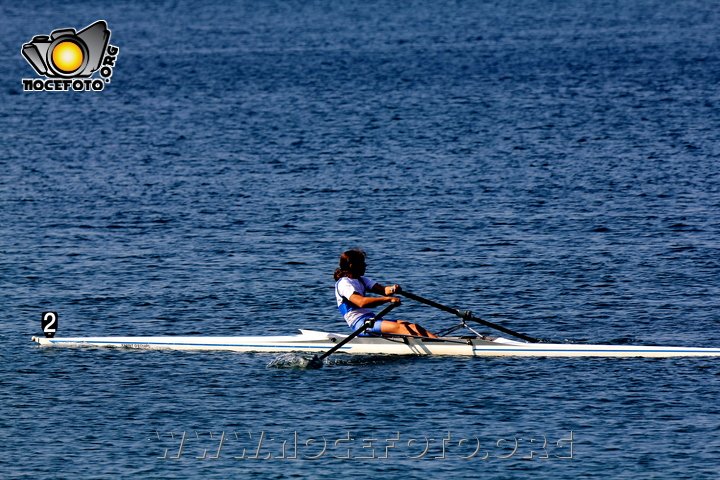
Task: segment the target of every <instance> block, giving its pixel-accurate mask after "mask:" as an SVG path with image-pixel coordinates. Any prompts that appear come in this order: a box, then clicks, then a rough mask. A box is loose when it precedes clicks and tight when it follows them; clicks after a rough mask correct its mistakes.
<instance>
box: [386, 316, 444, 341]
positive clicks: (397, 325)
mask: <svg viewBox="0 0 720 480" xmlns="http://www.w3.org/2000/svg"><path fill="white" fill-rule="evenodd" d="M380 331H381V332H382V333H395V334H398V335H415V336H420V337H431V338H437V336H436V335H435V334H433V333H430V332H428V331H427V330H425V329H424V328H423V327H421V326H420V325H416V324H414V323H410V322H406V321H404V320H399V321H397V322H382V324H380Z"/></svg>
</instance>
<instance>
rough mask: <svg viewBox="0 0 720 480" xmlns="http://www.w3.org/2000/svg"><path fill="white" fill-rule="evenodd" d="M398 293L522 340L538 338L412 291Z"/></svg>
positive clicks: (533, 341) (531, 341)
mask: <svg viewBox="0 0 720 480" xmlns="http://www.w3.org/2000/svg"><path fill="white" fill-rule="evenodd" d="M398 293H399V294H400V295H403V296H405V297H407V298H409V299H411V300H415V301H418V302H420V303H424V304H425V305H430V306H431V307H435V308H437V309H439V310H442V311H444V312H448V313H452V314H453V315H457V316H458V317H460V318H462V319H464V320H472V321H473V322H476V323H479V324H481V325H485V326H486V327H490V328H494V329H495V330H499V331H501V332H503V333H507V334H508V335H512V336H514V337H517V338H520V339H522V340H525V341H526V342H530V343H538V342H539V341H540V340H538V339H537V338H533V337H530V336H528V335H524V334H522V333H519V332H514V331H512V330H510V329H509V328H505V327H503V326H502V325H497V324H495V323H492V322H488V321H487V320H483V319H481V318H477V317H474V316H473V315H471V314H470V312H468V311H465V310H458V309H456V308H451V307H448V306H446V305H441V304H439V303H437V302H433V301H432V300H428V299H427V298H423V297H419V296H417V295H415V294H413V293H410V292H406V291H404V290H401V291H399V292H398Z"/></svg>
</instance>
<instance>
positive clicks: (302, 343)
mask: <svg viewBox="0 0 720 480" xmlns="http://www.w3.org/2000/svg"><path fill="white" fill-rule="evenodd" d="M300 332H301V334H300V335H286V336H255V337H200V336H196V337H180V336H166V337H75V338H44V337H32V340H33V341H35V342H37V343H39V344H40V345H52V346H83V345H84V346H93V347H115V348H136V349H156V350H229V351H234V352H269V353H277V352H302V353H309V354H321V353H323V352H325V351H327V350H329V349H330V348H332V347H333V346H335V344H337V343H338V342H340V341H341V340H342V339H343V338H345V337H346V335H343V334H338V333H326V332H316V331H311V330H300ZM338 353H349V354H364V355H458V356H470V357H484V356H489V357H498V356H513V357H710V356H720V348H688V347H654V346H636V345H583V344H565V343H562V344H557V343H524V342H516V341H513V340H508V339H505V338H497V339H494V340H484V339H481V338H471V337H444V338H442V339H438V340H435V339H425V338H422V339H421V338H402V339H400V338H392V339H388V338H383V337H357V338H355V339H353V340H351V341H350V342H349V343H347V344H346V345H344V346H343V347H341V348H340V350H339V351H338Z"/></svg>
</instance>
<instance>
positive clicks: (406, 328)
mask: <svg viewBox="0 0 720 480" xmlns="http://www.w3.org/2000/svg"><path fill="white" fill-rule="evenodd" d="M365 259H366V255H365V252H364V251H362V250H358V249H353V250H348V251H346V252H344V253H343V254H342V255H340V265H339V268H337V269H336V270H335V299H336V301H337V306H338V309H339V310H340V313H341V314H342V315H343V318H345V321H346V322H347V324H348V325H349V326H350V328H351V329H352V330H353V331H356V330H357V329H359V328H361V327H362V326H363V324H364V322H365V319H366V318H372V317H374V316H375V314H374V313H373V312H372V310H370V307H374V306H377V305H382V304H383V303H400V299H399V298H397V297H393V296H392V295H393V294H395V293H399V292H400V291H401V290H402V289H401V288H400V285H392V286H389V287H384V286H382V285H380V284H379V283H377V282H375V281H374V280H371V279H369V278H367V277H365V276H364V275H365V269H366V268H367V264H366V262H365ZM368 291H369V292H372V293H377V294H378V295H384V296H381V297H368V296H366V292H368ZM367 331H368V332H372V333H376V334H378V333H380V334H382V333H385V334H395V335H413V336H420V337H431V338H437V336H436V335H435V334H433V333H430V332H428V331H427V330H425V329H424V328H423V327H421V326H420V325H417V324H415V323H410V322H407V321H405V320H389V319H386V318H383V319H382V320H378V321H377V322H375V325H373V327H372V328H369V329H368V330H367Z"/></svg>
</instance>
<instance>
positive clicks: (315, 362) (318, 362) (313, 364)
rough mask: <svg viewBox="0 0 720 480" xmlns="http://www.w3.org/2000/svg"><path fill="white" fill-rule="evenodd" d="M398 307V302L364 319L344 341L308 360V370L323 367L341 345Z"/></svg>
mask: <svg viewBox="0 0 720 480" xmlns="http://www.w3.org/2000/svg"><path fill="white" fill-rule="evenodd" d="M398 305H400V302H395V303H391V304H390V305H388V306H387V307H385V308H384V309H383V310H382V311H381V312H380V313H378V314H377V315H375V316H374V317H370V318H366V319H365V323H364V325H363V326H362V327H360V328H358V329H357V330H355V331H354V332H353V333H351V334H350V335H348V336H347V337H345V339H344V340H342V341H341V342H340V343H338V344H337V345H335V346H334V347H332V348H331V349H330V350H328V351H327V352H325V353H323V354H322V355H320V356H319V357H318V356H317V355H315V356H314V357H313V359H312V360H310V362H309V363H308V365H307V366H308V368H320V367H322V366H323V360H324V359H326V358H327V357H329V356H330V355H332V354H333V353H335V352H337V351H338V350H339V349H340V348H342V346H343V345H345V344H346V343H348V342H349V341H350V340H352V339H353V338H355V337H357V336H358V335H360V334H361V333H363V332H364V331H365V330H367V329H369V328H372V327H373V325H375V322H377V321H378V320H380V319H381V318H382V317H384V316H385V315H387V314H388V313H390V310H392V309H393V308H395V307H397V306H398Z"/></svg>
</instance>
